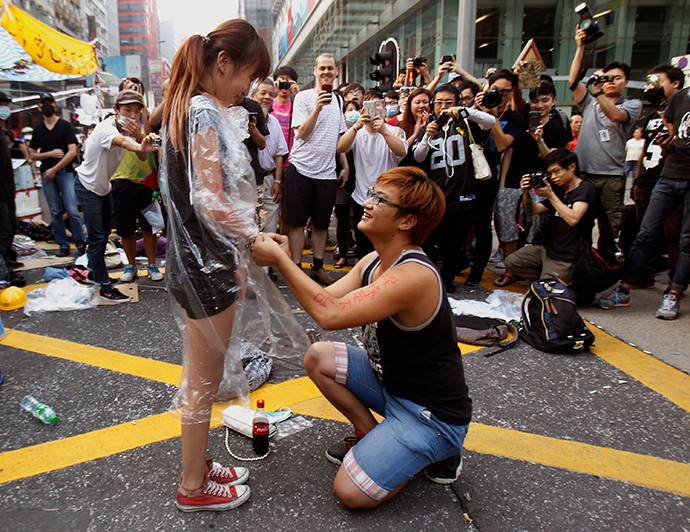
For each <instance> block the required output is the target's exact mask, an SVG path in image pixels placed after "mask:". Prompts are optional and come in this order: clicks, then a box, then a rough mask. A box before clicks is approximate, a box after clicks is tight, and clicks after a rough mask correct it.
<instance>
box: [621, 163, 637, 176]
mask: <svg viewBox="0 0 690 532" xmlns="http://www.w3.org/2000/svg"><path fill="white" fill-rule="evenodd" d="M628 174H632V178H633V181H635V179H637V161H625V164H624V165H623V175H624V176H625V178H626V179H627V178H628Z"/></svg>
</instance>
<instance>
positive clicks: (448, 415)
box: [362, 250, 472, 425]
mask: <svg viewBox="0 0 690 532" xmlns="http://www.w3.org/2000/svg"><path fill="white" fill-rule="evenodd" d="M404 262H416V263H419V264H422V265H424V266H426V267H428V268H429V269H431V270H432V271H433V272H434V274H435V275H436V278H437V279H438V285H439V301H438V304H437V306H436V310H435V312H434V314H433V315H432V316H431V317H430V318H429V320H428V321H427V322H426V323H423V324H422V325H419V326H417V327H412V328H411V327H405V326H403V325H401V324H399V323H397V322H396V321H395V320H394V319H393V318H386V319H384V320H381V321H379V322H376V323H371V324H369V325H365V326H364V327H363V329H364V345H365V347H366V350H367V354H368V356H369V362H370V363H371V365H372V367H373V368H374V370H375V371H376V372H377V374H378V376H379V379H381V382H382V383H383V386H384V388H386V390H387V391H388V393H390V394H392V395H394V396H396V397H401V398H403V399H407V400H409V401H412V402H414V403H416V404H418V405H420V406H423V407H425V408H427V409H428V410H429V411H430V412H431V413H432V414H434V415H435V416H436V417H437V418H438V419H439V420H441V421H443V422H444V423H449V424H451V425H467V424H468V423H469V422H470V419H471V417H472V399H470V396H469V391H468V388H467V384H465V373H464V370H463V365H462V358H461V356H460V349H459V347H458V343H457V334H456V332H455V323H454V320H453V313H452V311H451V308H450V304H449V303H448V298H447V296H446V291H445V289H444V287H443V283H442V282H441V277H440V276H439V273H438V270H437V269H436V267H435V266H434V265H433V263H432V262H431V261H430V260H429V258H428V257H427V256H426V255H425V254H424V253H422V252H420V251H414V250H411V251H404V252H403V253H402V254H401V255H400V257H399V258H398V260H397V261H396V262H395V264H394V266H397V265H398V264H402V263H404ZM379 263H380V259H379V257H378V256H377V257H375V258H374V259H373V260H372V261H371V262H370V263H369V264H367V266H366V267H365V268H364V271H363V272H362V285H363V286H367V285H369V284H371V282H372V280H371V278H372V275H373V273H374V271H375V269H376V267H377V266H378V265H379ZM394 266H393V267H394Z"/></svg>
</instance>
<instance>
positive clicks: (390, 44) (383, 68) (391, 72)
mask: <svg viewBox="0 0 690 532" xmlns="http://www.w3.org/2000/svg"><path fill="white" fill-rule="evenodd" d="M398 55H399V54H398V43H397V42H396V40H395V39H393V38H390V39H387V40H385V41H383V42H382V43H381V46H380V47H379V51H378V53H376V54H374V55H372V56H370V57H369V62H370V63H371V64H372V65H374V66H375V67H376V70H374V71H373V72H370V73H369V79H370V80H372V81H376V82H377V83H378V85H379V90H381V92H385V91H387V90H390V89H391V88H392V86H393V82H394V81H395V80H396V78H397V77H398V71H399V69H400V63H399V61H398Z"/></svg>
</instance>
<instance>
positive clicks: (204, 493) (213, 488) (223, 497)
mask: <svg viewBox="0 0 690 532" xmlns="http://www.w3.org/2000/svg"><path fill="white" fill-rule="evenodd" d="M250 495H251V491H250V489H249V488H248V487H247V486H243V485H239V486H233V485H230V484H219V483H218V482H214V481H213V480H207V481H206V483H205V484H204V485H203V486H202V487H201V492H200V493H199V495H197V496H196V497H189V496H187V495H184V494H183V493H180V492H179V491H178V492H177V497H176V500H175V504H176V505H177V508H178V509H179V510H181V511H183V512H203V511H211V512H223V511H225V510H232V509H233V508H237V507H238V506H241V505H242V504H244V503H245V502H247V501H248V500H249V497H250Z"/></svg>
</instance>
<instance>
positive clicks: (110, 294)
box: [100, 284, 131, 303]
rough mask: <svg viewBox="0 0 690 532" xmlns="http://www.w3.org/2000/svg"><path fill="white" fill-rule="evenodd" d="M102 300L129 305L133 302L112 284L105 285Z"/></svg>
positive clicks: (101, 291) (102, 289)
mask: <svg viewBox="0 0 690 532" xmlns="http://www.w3.org/2000/svg"><path fill="white" fill-rule="evenodd" d="M100 294H101V298H102V299H104V300H105V301H110V302H111V303H128V302H129V301H131V299H130V298H129V297H127V296H126V295H124V294H123V293H122V292H120V291H119V290H118V289H117V288H115V287H114V286H113V285H112V284H104V285H102V286H101V290H100Z"/></svg>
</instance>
